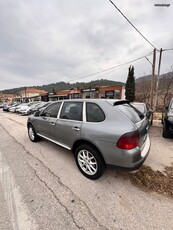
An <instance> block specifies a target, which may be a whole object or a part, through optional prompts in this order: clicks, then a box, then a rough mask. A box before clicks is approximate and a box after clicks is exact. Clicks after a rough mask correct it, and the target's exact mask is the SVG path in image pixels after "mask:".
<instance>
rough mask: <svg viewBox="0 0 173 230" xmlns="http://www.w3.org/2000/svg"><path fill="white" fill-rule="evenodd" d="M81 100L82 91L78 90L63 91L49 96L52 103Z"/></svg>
mask: <svg viewBox="0 0 173 230" xmlns="http://www.w3.org/2000/svg"><path fill="white" fill-rule="evenodd" d="M76 98H81V91H80V89H78V88H73V89H70V90H63V91H59V92H54V93H50V94H49V100H50V101H56V100H64V99H76Z"/></svg>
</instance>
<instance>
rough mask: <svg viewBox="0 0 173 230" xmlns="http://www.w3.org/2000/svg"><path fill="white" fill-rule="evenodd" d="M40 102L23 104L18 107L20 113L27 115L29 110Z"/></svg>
mask: <svg viewBox="0 0 173 230" xmlns="http://www.w3.org/2000/svg"><path fill="white" fill-rule="evenodd" d="M40 103H41V102H35V103H30V104H28V105H26V106H23V107H22V108H20V110H19V112H20V113H21V114H22V115H29V114H30V111H31V110H32V109H33V108H35V106H37V105H39V104H40Z"/></svg>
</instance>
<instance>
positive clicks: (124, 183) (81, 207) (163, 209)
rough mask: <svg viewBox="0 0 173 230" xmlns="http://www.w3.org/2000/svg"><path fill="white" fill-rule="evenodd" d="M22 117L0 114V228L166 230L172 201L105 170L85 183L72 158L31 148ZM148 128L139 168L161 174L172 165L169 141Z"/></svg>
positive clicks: (44, 144) (44, 146) (172, 222)
mask: <svg viewBox="0 0 173 230" xmlns="http://www.w3.org/2000/svg"><path fill="white" fill-rule="evenodd" d="M26 121H27V117H25V116H20V115H17V114H12V113H6V112H3V111H2V110H0V207H1V208H0V229H2V230H11V229H15V230H35V229H40V230H44V229H45V230H64V229H65V230H68V229H69V230H73V229H83V230H97V229H98V230H103V229H110V230H114V229H115V230H116V229H117V230H120V229H122V230H131V229H132V230H136V229H137V230H139V229H140V230H143V229H145V230H146V229H147V230H148V229H149V230H150V229H153V230H157V229H158V230H161V229H162V230H169V229H170V230H172V229H173V218H172V217H173V200H172V199H171V198H168V197H165V196H163V195H159V194H157V193H153V192H150V193H148V192H144V191H142V190H140V189H139V188H137V187H136V186H135V185H132V184H131V182H130V180H128V179H125V178H123V177H121V176H120V175H119V174H118V173H117V172H116V171H115V170H113V169H108V170H107V171H106V173H105V174H104V175H103V176H102V177H101V178H100V179H99V180H97V181H91V180H88V179H87V178H85V177H84V176H83V175H82V174H81V173H80V172H79V171H78V169H77V166H76V165H75V161H74V158H73V155H72V153H71V152H70V151H67V150H65V149H63V148H61V147H59V146H57V145H55V144H53V143H50V142H48V141H45V140H41V141H40V142H37V143H32V142H31V141H30V140H29V138H28V135H27V128H26ZM161 129H162V128H161V125H160V124H159V123H157V122H155V123H154V126H153V127H151V129H150V136H151V141H152V146H151V151H150V155H149V157H148V159H147V160H146V162H145V165H150V166H151V167H152V168H153V169H154V170H163V169H164V166H170V165H171V162H173V140H172V139H170V140H165V139H163V138H162V137H161V132H162V130H161Z"/></svg>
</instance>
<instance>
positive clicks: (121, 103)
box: [114, 100, 130, 106]
mask: <svg viewBox="0 0 173 230" xmlns="http://www.w3.org/2000/svg"><path fill="white" fill-rule="evenodd" d="M123 104H130V101H128V100H120V101H115V102H114V106H116V105H123Z"/></svg>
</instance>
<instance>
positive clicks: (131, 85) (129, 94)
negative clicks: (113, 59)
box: [125, 66, 135, 102]
mask: <svg viewBox="0 0 173 230" xmlns="http://www.w3.org/2000/svg"><path fill="white" fill-rule="evenodd" d="M125 88H126V93H125V94H126V99H127V100H129V101H130V102H132V101H134V100H135V77H134V66H130V67H129V73H128V77H127V81H126V86H125Z"/></svg>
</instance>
